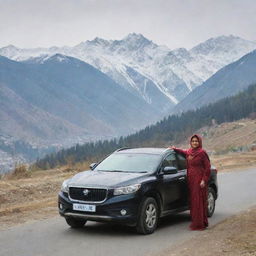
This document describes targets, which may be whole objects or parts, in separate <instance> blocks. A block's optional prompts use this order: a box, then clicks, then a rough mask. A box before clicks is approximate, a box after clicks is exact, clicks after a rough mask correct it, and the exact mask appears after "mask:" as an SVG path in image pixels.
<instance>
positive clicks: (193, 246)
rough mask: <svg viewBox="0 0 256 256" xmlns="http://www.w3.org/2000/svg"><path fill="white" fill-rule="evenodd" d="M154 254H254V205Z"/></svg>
mask: <svg viewBox="0 0 256 256" xmlns="http://www.w3.org/2000/svg"><path fill="white" fill-rule="evenodd" d="M195 232H198V235H197V236H196V237H194V238H192V239H190V240H188V241H185V242H183V243H181V244H177V245H175V247H172V248H170V249H168V250H165V251H163V252H162V253H161V254H160V255H159V254H158V256H198V255H202V256H255V255H256V207H253V208H251V209H248V210H246V211H244V212H241V213H239V214H237V215H235V216H233V217H230V218H228V219H226V220H224V221H222V222H220V223H218V224H216V225H215V226H213V227H210V228H209V229H207V230H205V231H195Z"/></svg>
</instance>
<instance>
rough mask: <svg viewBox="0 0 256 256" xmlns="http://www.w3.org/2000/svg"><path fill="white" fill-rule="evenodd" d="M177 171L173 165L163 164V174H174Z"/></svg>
mask: <svg viewBox="0 0 256 256" xmlns="http://www.w3.org/2000/svg"><path fill="white" fill-rule="evenodd" d="M177 172H178V171H177V168H176V167H174V166H165V167H164V169H163V173H164V174H175V173H177Z"/></svg>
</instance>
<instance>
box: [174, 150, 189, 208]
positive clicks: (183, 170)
mask: <svg viewBox="0 0 256 256" xmlns="http://www.w3.org/2000/svg"><path fill="white" fill-rule="evenodd" d="M175 154H176V159H177V165H178V172H179V174H180V181H182V182H181V183H180V186H181V200H180V204H181V206H182V207H183V206H187V205H188V184H187V161H186V158H185V156H183V155H182V154H178V153H175Z"/></svg>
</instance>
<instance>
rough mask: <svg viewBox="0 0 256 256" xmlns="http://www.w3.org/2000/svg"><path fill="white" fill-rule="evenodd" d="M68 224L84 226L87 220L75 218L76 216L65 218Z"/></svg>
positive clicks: (72, 226)
mask: <svg viewBox="0 0 256 256" xmlns="http://www.w3.org/2000/svg"><path fill="white" fill-rule="evenodd" d="M65 219H66V222H67V224H68V225H69V226H70V227H71V228H82V227H83V226H84V225H85V223H86V221H87V220H81V219H75V218H70V217H69V218H65Z"/></svg>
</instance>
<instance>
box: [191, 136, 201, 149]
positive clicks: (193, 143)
mask: <svg viewBox="0 0 256 256" xmlns="http://www.w3.org/2000/svg"><path fill="white" fill-rule="evenodd" d="M190 144H191V147H192V148H198V147H199V140H198V138H197V137H193V138H192V139H191V142H190Z"/></svg>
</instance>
